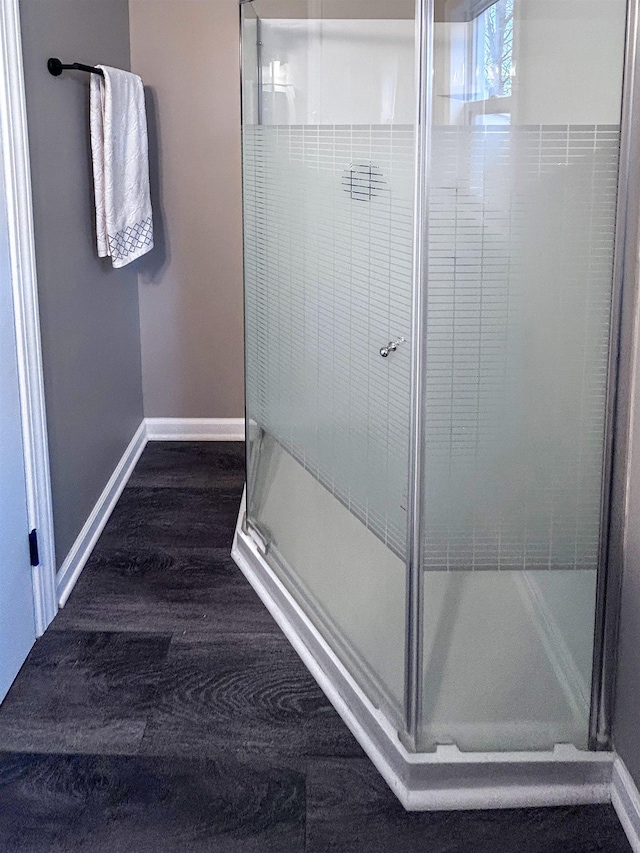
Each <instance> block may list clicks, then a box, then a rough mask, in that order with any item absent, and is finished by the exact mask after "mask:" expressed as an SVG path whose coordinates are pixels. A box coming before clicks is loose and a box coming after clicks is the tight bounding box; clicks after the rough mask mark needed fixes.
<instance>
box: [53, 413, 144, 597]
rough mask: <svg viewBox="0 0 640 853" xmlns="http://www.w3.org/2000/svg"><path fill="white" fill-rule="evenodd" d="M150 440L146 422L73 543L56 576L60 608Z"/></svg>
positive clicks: (139, 429) (131, 442) (142, 424)
mask: <svg viewBox="0 0 640 853" xmlns="http://www.w3.org/2000/svg"><path fill="white" fill-rule="evenodd" d="M146 443H147V430H146V425H145V422H144V421H143V422H142V423H141V424H140V426H139V427H138V429H137V430H136V434H135V435H134V436H133V438H132V439H131V441H130V442H129V446H128V447H127V449H126V450H125V452H124V454H123V455H122V458H121V459H120V461H119V462H118V464H117V466H116V469H115V471H114V472H113V474H112V475H111V477H110V478H109V482H108V483H107V485H106V486H105V487H104V491H103V492H102V494H101V495H100V497H99V498H98V501H97V503H96V505H95V506H94V508H93V510H92V511H91V515H90V516H89V518H88V519H87V520H86V522H85V525H84V527H83V528H82V530H81V531H80V533H79V535H78V538H77V539H76V541H75V542H74V543H73V545H72V547H71V550H70V551H69V553H68V554H67V556H66V558H65V561H64V563H63V564H62V566H61V567H60V570H59V572H58V574H57V576H56V591H57V596H58V603H59V605H60V607H64V605H65V604H66V601H67V599H68V598H69V595H70V594H71V590H72V589H73V587H74V586H75V584H76V581H77V580H78V578H79V577H80V572H81V571H82V570H83V568H84V566H85V563H86V562H87V560H88V559H89V557H90V555H91V551H92V550H93V548H94V545H95V544H96V542H97V541H98V537H99V536H100V534H101V533H102V531H103V529H104V526H105V524H106V523H107V521H108V520H109V516H110V515H111V513H112V512H113V508H114V507H115V505H116V502H117V500H118V498H119V497H120V495H121V494H122V490H123V489H124V487H125V486H126V484H127V480H128V479H129V477H130V476H131V473H132V471H133V469H134V468H135V465H136V462H137V461H138V459H139V458H140V454H141V453H142V451H143V450H144V448H145V446H146Z"/></svg>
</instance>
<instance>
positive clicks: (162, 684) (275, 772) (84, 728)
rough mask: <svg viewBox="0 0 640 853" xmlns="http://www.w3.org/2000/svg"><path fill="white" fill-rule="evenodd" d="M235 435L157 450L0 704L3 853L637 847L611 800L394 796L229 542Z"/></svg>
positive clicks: (236, 480)
mask: <svg viewBox="0 0 640 853" xmlns="http://www.w3.org/2000/svg"><path fill="white" fill-rule="evenodd" d="M243 449H244V448H243V446H242V445H241V444H234V443H204V442H203V443H183V442H167V443H164V442H163V443H160V442H152V443H150V444H149V445H148V446H147V448H146V449H145V451H144V453H143V455H142V457H141V458H140V461H139V463H138V465H137V467H136V470H135V472H134V474H133V476H132V478H131V480H130V481H129V484H128V485H127V487H126V489H125V490H124V492H123V494H122V497H121V499H120V501H119V503H118V505H117V507H116V509H115V511H114V513H113V515H112V517H111V519H110V521H109V523H108V525H107V527H106V528H105V531H104V533H103V535H102V537H101V538H100V541H99V542H98V544H97V546H96V548H95V551H94V553H93V555H92V557H91V558H90V560H89V562H88V564H87V566H86V568H85V570H84V573H83V574H82V576H81V578H80V580H79V582H78V584H77V586H76V588H75V590H74V592H73V593H72V595H71V598H70V599H69V602H68V603H67V606H66V607H65V608H64V609H63V610H62V611H61V612H60V613H59V614H58V616H57V617H56V619H55V621H54V622H53V624H52V625H51V627H50V629H49V630H48V631H47V632H46V634H45V635H44V637H42V638H41V639H40V640H38V642H37V643H36V646H35V647H34V649H33V651H32V653H31V655H30V656H29V658H28V660H27V662H26V663H25V665H24V667H23V668H22V670H21V672H20V674H19V676H18V678H17V680H16V682H15V684H14V685H13V687H12V688H11V690H10V692H9V695H8V696H7V698H6V700H5V702H4V703H3V704H2V706H0V851H1V853H18V851H19V853H77V851H84V853H103V851H104V853H107V851H108V853H147V851H149V853H151V851H153V853H182V852H183V851H184V853H201V851H202V853H204V851H207V853H208V851H211V853H214V851H215V853H298V851H306V853H329V852H330V851H331V853H334V852H335V853H342V852H343V851H344V853H351V852H352V851H353V853H365V852H366V853H378V851H385V853H388V851H389V852H390V851H399V853H413V851H416V853H417V851H421V853H422V851H425V853H508V852H509V851H517V853H556V851H557V853H595V851H606V853H622V851H624V853H628V851H629V850H630V847H629V845H628V843H627V841H626V839H625V837H624V833H623V831H622V828H621V827H620V824H619V823H618V820H617V818H616V815H615V813H614V811H613V809H612V808H611V807H610V806H585V807H575V808H555V809H518V810H515V809H514V810H503V811H484V812H482V811H474V812H440V813H423V814H418V813H414V814H408V813H406V812H405V811H404V810H403V809H402V807H401V806H400V805H399V803H398V802H397V800H396V799H395V797H394V796H393V795H392V794H391V793H390V791H389V790H388V788H387V787H386V785H385V783H384V782H383V780H382V779H381V777H380V776H379V774H378V773H377V772H376V770H375V769H374V768H373V766H372V765H371V764H370V762H369V761H368V759H367V758H366V757H365V756H364V753H363V752H362V750H361V749H360V747H359V746H358V744H357V743H356V741H355V740H354V739H353V737H352V736H351V734H350V733H349V731H348V730H347V728H346V727H345V726H344V724H343V723H342V721H341V720H340V718H339V717H338V715H337V714H336V713H335V711H334V710H333V708H332V707H331V705H330V704H329V702H328V701H327V700H326V699H325V697H324V695H323V694H322V692H321V691H320V690H319V688H318V687H317V686H316V684H315V682H314V681H313V679H312V678H311V677H310V676H309V674H308V673H307V670H306V669H305V667H304V666H303V665H302V663H301V662H300V660H299V659H298V658H297V656H296V655H295V653H294V652H293V651H292V649H291V647H290V646H289V644H288V643H287V642H286V640H285V639H284V638H283V637H282V635H281V634H280V631H279V629H278V628H277V626H276V625H275V623H274V622H273V620H272V619H271V617H270V616H269V614H268V612H267V611H266V609H265V608H264V607H263V605H262V604H261V603H260V601H259V599H258V598H257V596H256V595H255V594H254V593H253V591H252V590H251V588H250V587H249V585H248V584H247V582H246V581H245V580H244V578H243V577H242V575H241V573H240V571H239V570H238V569H237V568H236V567H235V565H234V564H233V562H232V560H231V559H230V557H229V551H230V548H231V540H232V537H233V528H234V524H235V520H236V515H237V511H238V505H239V502H240V496H241V492H242V483H243V478H244V459H243Z"/></svg>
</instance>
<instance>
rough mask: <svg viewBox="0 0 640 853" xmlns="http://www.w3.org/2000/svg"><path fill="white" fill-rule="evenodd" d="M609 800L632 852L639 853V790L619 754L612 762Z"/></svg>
mask: <svg viewBox="0 0 640 853" xmlns="http://www.w3.org/2000/svg"><path fill="white" fill-rule="evenodd" d="M611 802H612V804H613V807H614V809H615V810H616V814H617V815H618V818H619V820H620V823H621V824H622V828H623V829H624V831H625V833H626V836H627V838H628V840H629V844H630V845H631V849H632V850H633V853H640V792H639V791H638V788H637V787H636V784H635V782H634V781H633V779H632V778H631V774H630V773H629V771H628V770H627V768H626V766H625V763H624V761H623V760H622V759H621V758H620V757H619V756H618V757H616V760H615V761H614V763H613V776H612V779H611Z"/></svg>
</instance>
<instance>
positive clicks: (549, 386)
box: [244, 126, 619, 571]
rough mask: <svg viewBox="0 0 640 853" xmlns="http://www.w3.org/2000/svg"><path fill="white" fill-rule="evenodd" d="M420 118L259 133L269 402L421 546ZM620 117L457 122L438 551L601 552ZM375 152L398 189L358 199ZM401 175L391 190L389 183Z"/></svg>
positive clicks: (257, 320) (259, 317)
mask: <svg viewBox="0 0 640 853" xmlns="http://www.w3.org/2000/svg"><path fill="white" fill-rule="evenodd" d="M413 146H414V142H413V131H412V128H410V127H407V126H395V127H394V126H380V127H378V126H366V127H365V126H340V127H328V126H271V127H247V128H245V131H244V166H245V172H244V178H245V276H246V315H247V368H248V370H247V376H248V387H247V399H248V409H249V415H250V417H252V418H253V419H254V420H256V421H257V422H258V423H259V424H260V425H261V426H262V427H263V428H264V429H265V430H266V431H267V432H269V433H270V434H271V435H273V436H274V437H275V438H276V439H277V440H278V441H279V442H280V443H281V444H282V445H283V446H284V447H285V448H286V449H287V450H288V451H289V452H290V453H292V455H293V456H294V457H295V458H297V459H298V460H299V461H300V462H301V463H302V464H303V465H304V467H305V468H306V469H307V470H308V471H310V472H311V473H312V474H313V475H314V476H315V477H317V479H318V480H319V481H320V482H322V483H323V484H324V485H325V486H326V487H327V488H328V489H329V490H330V491H331V492H332V493H333V494H334V495H335V496H336V497H337V498H338V499H340V500H341V501H342V502H343V503H344V504H345V505H346V506H347V507H349V509H350V510H351V511H352V512H353V513H354V514H355V515H356V516H357V517H358V518H360V519H361V520H362V521H363V522H364V523H365V524H366V525H367V526H368V527H369V529H371V530H372V531H373V532H374V533H375V534H376V535H377V536H379V537H380V538H381V539H382V540H383V541H384V542H386V543H387V544H388V545H389V547H390V548H392V550H393V551H394V552H395V553H397V554H398V555H400V556H404V553H405V535H406V534H405V530H406V472H407V467H408V429H409V362H410V354H409V347H408V345H407V346H406V347H404V348H402V347H401V348H400V349H399V350H398V351H397V352H396V353H395V354H394V355H393V356H392V357H390V358H389V359H386V360H385V359H381V358H380V356H379V354H378V351H379V348H380V346H382V345H383V344H384V343H386V342H387V341H388V340H391V339H393V338H395V337H399V336H403V337H405V338H407V339H408V338H409V332H410V323H411V317H410V305H411V252H412V230H413V212H412V184H413ZM618 151H619V128H617V127H614V126H544V127H538V126H536V127H511V128H509V127H484V128H476V127H473V128H470V127H438V128H435V129H434V133H433V153H432V164H431V174H430V182H431V208H430V216H429V264H428V269H429V282H428V289H427V312H428V318H427V327H428V334H427V337H428V346H427V365H426V383H427V385H426V454H425V456H426V470H425V477H426V485H427V494H426V503H425V507H424V511H425V538H424V551H423V559H424V565H425V568H426V569H428V570H436V571H438V570H455V569H463V570H477V569H489V568H491V569H495V568H499V569H522V568H526V569H532V568H561V569H566V568H584V569H593V568H594V567H595V565H596V561H597V550H598V540H599V507H600V489H601V482H602V451H603V448H602V438H603V426H604V416H605V394H606V371H607V361H608V340H609V314H610V305H611V280H612V258H613V236H614V223H615V204H616V191H617V186H616V183H617V169H618ZM354 163H356V164H360V165H361V164H363V163H371V164H372V166H374V167H375V173H376V174H379V175H380V177H381V178H382V180H383V181H384V182H385V183H384V185H383V186H384V191H383V192H380V193H379V194H378V195H375V196H372V197H371V198H370V199H367V200H364V201H363V200H362V199H358V198H352V197H351V196H350V194H349V193H345V190H344V175H345V172H348V170H349V169H350V166H351V165H352V164H354ZM387 189H388V191H387Z"/></svg>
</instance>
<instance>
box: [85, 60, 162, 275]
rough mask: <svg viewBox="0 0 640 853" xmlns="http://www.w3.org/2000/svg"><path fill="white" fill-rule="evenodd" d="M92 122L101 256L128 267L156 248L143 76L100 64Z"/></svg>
mask: <svg viewBox="0 0 640 853" xmlns="http://www.w3.org/2000/svg"><path fill="white" fill-rule="evenodd" d="M98 68H100V69H102V71H103V73H104V78H102V77H100V76H99V75H98V74H92V75H91V96H90V122H91V152H92V155H93V182H94V188H95V202H96V232H97V239H98V255H99V256H100V257H101V258H106V257H110V258H111V262H112V263H113V266H114V267H123V266H125V265H126V264H128V263H131V261H135V259H136V258H139V257H140V256H141V255H144V254H146V253H147V252H149V251H150V250H151V249H152V248H153V214H152V211H151V196H150V193H149V142H148V139H147V116H146V113H145V106H144V87H143V85H142V80H141V79H140V77H138V76H137V75H136V74H131V73H130V72H129V71H121V70H120V69H119V68H109V66H107V65H98Z"/></svg>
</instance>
